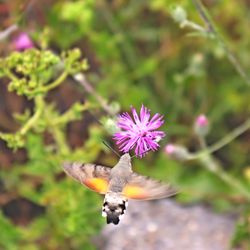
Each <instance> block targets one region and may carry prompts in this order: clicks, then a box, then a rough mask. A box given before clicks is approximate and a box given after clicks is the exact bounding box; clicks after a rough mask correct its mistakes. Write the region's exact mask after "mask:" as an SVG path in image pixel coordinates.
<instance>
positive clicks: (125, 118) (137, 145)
mask: <svg viewBox="0 0 250 250" xmlns="http://www.w3.org/2000/svg"><path fill="white" fill-rule="evenodd" d="M131 111H132V115H133V116H132V117H131V116H130V115H129V113H127V112H126V113H123V114H121V115H120V116H119V117H118V122H117V125H118V127H119V128H120V129H121V131H119V132H117V133H115V134H114V137H113V138H114V140H116V144H117V145H119V149H120V150H121V151H122V152H124V153H127V152H129V151H130V150H131V149H134V150H135V154H136V156H139V157H143V156H144V155H145V154H146V153H148V152H149V151H150V150H153V151H155V150H157V149H158V148H159V147H160V146H159V144H158V142H159V141H160V140H161V139H162V138H163V137H164V136H165V133H164V132H163V131H156V130H157V129H158V128H159V127H160V126H161V125H162V124H163V123H164V120H163V116H162V115H160V114H158V113H157V114H155V115H154V116H153V117H152V118H151V119H150V110H149V109H147V108H146V107H144V106H143V105H142V107H141V110H140V115H138V114H137V112H136V110H135V108H133V107H131Z"/></svg>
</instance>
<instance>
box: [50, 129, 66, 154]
mask: <svg viewBox="0 0 250 250" xmlns="http://www.w3.org/2000/svg"><path fill="white" fill-rule="evenodd" d="M49 130H50V132H51V133H52V135H53V138H54V139H55V142H56V147H57V149H58V151H59V152H60V153H61V154H62V155H68V154H69V152H70V149H69V147H68V144H67V142H66V139H65V133H63V131H62V130H60V128H56V127H54V126H51V127H50V129H49Z"/></svg>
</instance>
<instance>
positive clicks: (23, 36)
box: [13, 32, 34, 51]
mask: <svg viewBox="0 0 250 250" xmlns="http://www.w3.org/2000/svg"><path fill="white" fill-rule="evenodd" d="M13 45H14V48H15V50H18V51H23V50H26V49H30V48H34V44H33V42H32V40H31V38H30V37H29V36H28V34H27V33H25V32H22V33H20V34H19V35H18V36H17V37H16V38H15V39H14V40H13Z"/></svg>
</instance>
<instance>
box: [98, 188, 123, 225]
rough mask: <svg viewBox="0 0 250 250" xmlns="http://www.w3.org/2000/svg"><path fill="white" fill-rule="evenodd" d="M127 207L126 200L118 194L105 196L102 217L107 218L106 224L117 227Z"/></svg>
mask: <svg viewBox="0 0 250 250" xmlns="http://www.w3.org/2000/svg"><path fill="white" fill-rule="evenodd" d="M126 207H127V199H126V198H125V197H123V196H122V195H121V194H119V193H114V192H109V193H107V194H106V196H105V199H104V203H103V207H102V216H104V217H106V218H107V223H108V224H110V223H113V224H115V225H117V224H118V223H119V221H120V220H121V218H122V216H123V215H124V213H125V211H126Z"/></svg>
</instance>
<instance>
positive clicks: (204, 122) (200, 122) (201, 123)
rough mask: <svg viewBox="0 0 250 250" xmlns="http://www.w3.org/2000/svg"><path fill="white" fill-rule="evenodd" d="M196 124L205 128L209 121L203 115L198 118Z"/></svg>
mask: <svg viewBox="0 0 250 250" xmlns="http://www.w3.org/2000/svg"><path fill="white" fill-rule="evenodd" d="M195 123H196V125H197V126H200V127H205V126H208V119H207V117H206V116H205V115H203V114H202V115H199V116H198V117H197V118H196V121H195Z"/></svg>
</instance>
